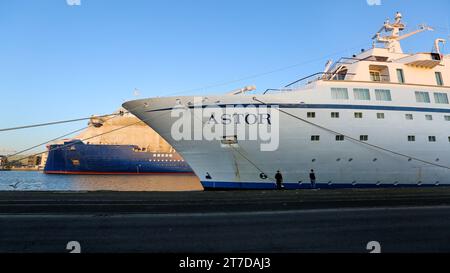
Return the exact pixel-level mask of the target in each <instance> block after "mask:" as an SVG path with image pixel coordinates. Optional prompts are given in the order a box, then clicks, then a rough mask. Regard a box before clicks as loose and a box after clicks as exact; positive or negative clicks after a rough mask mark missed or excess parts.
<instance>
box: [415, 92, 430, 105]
mask: <svg viewBox="0 0 450 273" xmlns="http://www.w3.org/2000/svg"><path fill="white" fill-rule="evenodd" d="M415 94H416V101H417V102H420V103H430V102H431V100H430V94H429V93H428V92H420V91H416V92H415Z"/></svg>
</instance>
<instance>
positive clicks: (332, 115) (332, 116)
mask: <svg viewBox="0 0 450 273" xmlns="http://www.w3.org/2000/svg"><path fill="white" fill-rule="evenodd" d="M331 118H339V112H331Z"/></svg>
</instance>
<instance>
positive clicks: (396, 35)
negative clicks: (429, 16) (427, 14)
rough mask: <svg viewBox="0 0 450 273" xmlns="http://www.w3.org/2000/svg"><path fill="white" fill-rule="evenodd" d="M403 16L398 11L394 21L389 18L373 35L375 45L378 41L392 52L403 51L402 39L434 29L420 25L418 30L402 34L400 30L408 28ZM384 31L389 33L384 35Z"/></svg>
mask: <svg viewBox="0 0 450 273" xmlns="http://www.w3.org/2000/svg"><path fill="white" fill-rule="evenodd" d="M402 18H403V16H402V14H401V13H400V12H397V14H396V15H395V22H394V23H391V22H390V20H389V19H387V20H386V21H385V22H384V25H383V26H382V27H381V29H380V30H379V31H378V32H377V33H376V34H375V35H374V36H373V37H372V39H373V40H374V46H375V44H376V43H378V44H384V48H387V49H388V50H389V52H391V53H403V50H402V47H401V45H400V41H401V40H404V39H406V38H409V37H411V36H413V35H416V34H418V33H421V32H424V31H433V30H434V29H433V28H431V27H429V26H426V25H420V26H419V29H418V30H415V31H412V32H410V33H406V34H404V35H400V32H401V31H403V30H405V28H406V25H405V24H404V23H403V22H402ZM383 31H384V32H388V33H389V34H387V35H386V36H382V35H381V33H382V32H383Z"/></svg>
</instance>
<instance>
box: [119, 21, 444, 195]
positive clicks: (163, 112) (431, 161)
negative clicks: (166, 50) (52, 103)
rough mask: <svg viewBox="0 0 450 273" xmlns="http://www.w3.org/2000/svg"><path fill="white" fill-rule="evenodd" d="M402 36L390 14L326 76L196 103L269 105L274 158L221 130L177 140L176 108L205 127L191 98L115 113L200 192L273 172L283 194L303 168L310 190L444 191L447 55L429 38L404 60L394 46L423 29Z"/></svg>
mask: <svg viewBox="0 0 450 273" xmlns="http://www.w3.org/2000/svg"><path fill="white" fill-rule="evenodd" d="M404 29H405V26H404V24H403V23H402V17H401V15H400V14H399V13H398V14H397V15H396V18H395V22H394V23H390V22H389V21H387V22H385V24H384V25H383V27H382V28H381V30H380V31H379V32H378V33H377V34H376V35H375V36H374V37H373V39H374V47H373V48H372V49H370V50H366V51H362V52H361V53H360V54H359V55H357V56H354V57H352V58H343V59H341V60H339V61H338V62H336V63H334V64H333V65H330V64H328V65H327V68H326V70H325V72H323V73H318V74H314V75H313V76H311V77H308V78H304V79H302V80H300V81H297V82H295V83H294V84H291V85H289V86H287V87H286V88H285V89H282V90H278V91H280V92H273V91H274V90H271V91H269V92H266V93H264V94H259V95H248V94H246V92H247V90H252V89H253V88H246V89H245V90H244V89H243V90H239V92H233V93H230V94H227V95H223V96H217V95H215V96H207V97H203V99H202V100H201V102H202V105H201V107H200V108H201V109H203V108H205V106H206V107H216V108H223V107H225V106H235V105H240V106H249V105H251V106H256V107H262V106H264V107H265V106H278V107H279V110H274V109H272V111H278V112H279V113H278V116H279V120H278V119H277V120H272V123H271V124H270V126H271V127H272V129H274V128H278V127H279V146H278V148H277V149H276V150H274V151H262V150H261V145H260V144H261V141H258V140H240V137H239V136H238V135H233V134H225V133H224V135H223V139H222V140H220V139H219V140H206V139H203V140H181V141H178V140H177V138H176V137H174V136H173V126H174V124H175V123H176V122H177V118H176V117H173V115H172V114H171V113H172V111H173V109H174V108H177V107H184V108H185V111H189V112H192V113H193V119H196V118H197V119H198V118H200V119H201V121H202V123H203V124H206V123H208V122H210V121H211V119H210V118H208V116H206V117H195V113H194V112H195V110H196V107H197V106H198V104H197V103H196V101H198V99H196V98H195V97H193V96H188V97H168V98H152V99H144V100H136V101H130V102H127V103H125V104H124V105H123V106H124V107H125V108H126V109H127V110H129V111H130V112H132V113H133V114H135V115H136V116H137V117H138V118H140V119H141V120H143V121H144V122H146V123H147V124H151V125H152V128H153V129H154V130H155V131H156V132H158V133H159V134H160V135H161V136H162V137H163V138H164V139H166V140H167V141H168V142H169V143H170V144H171V145H172V146H173V147H174V148H175V149H176V150H177V151H178V152H179V153H180V154H181V155H182V156H183V157H184V159H185V160H186V161H187V162H188V163H189V165H190V166H191V167H192V169H193V170H194V171H195V173H196V174H197V175H198V176H199V177H200V180H201V181H202V183H203V185H204V187H205V188H274V185H275V184H274V179H273V177H274V176H275V173H276V172H277V170H280V171H281V173H282V175H283V178H284V179H283V181H284V185H285V186H286V187H287V188H307V187H310V172H311V170H314V173H315V176H316V178H317V181H316V183H317V186H318V187H330V188H332V187H390V186H392V187H395V186H439V185H450V104H449V99H448V96H449V93H450V86H449V84H450V56H449V55H443V53H442V50H441V49H440V46H441V44H442V43H445V40H443V39H437V40H436V41H434V44H433V45H434V48H435V49H434V52H425V53H414V54H407V53H404V52H403V50H402V48H401V44H400V41H401V40H403V39H405V38H407V37H410V36H412V35H414V34H417V33H419V32H422V31H426V30H431V28H429V27H426V26H421V27H420V28H419V29H418V30H417V31H414V32H411V33H408V34H403V35H402V33H401V32H402V31H403V30H404ZM377 44H381V45H382V47H376V46H375V45H377ZM430 45H432V44H431V43H430ZM222 121H223V125H224V126H228V124H229V123H228V122H227V121H228V120H226V119H223V120H222ZM260 122H263V120H261V121H260ZM275 122H277V124H274V123H275ZM254 125H255V124H254V123H253V122H250V123H249V122H247V124H246V126H248V127H251V126H254ZM275 125H276V126H275ZM193 134H195V132H194V133H193Z"/></svg>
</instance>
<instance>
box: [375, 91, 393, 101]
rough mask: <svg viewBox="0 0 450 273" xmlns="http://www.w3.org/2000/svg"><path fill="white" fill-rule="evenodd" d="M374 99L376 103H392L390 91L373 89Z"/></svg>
mask: <svg viewBox="0 0 450 273" xmlns="http://www.w3.org/2000/svg"><path fill="white" fill-rule="evenodd" d="M375 97H376V100H378V101H392V97H391V90H387V89H375Z"/></svg>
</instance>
